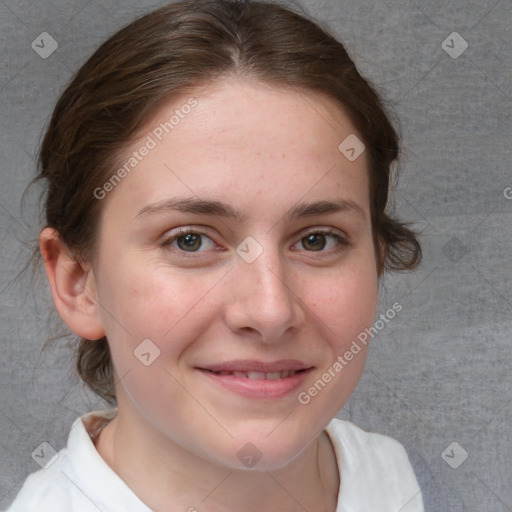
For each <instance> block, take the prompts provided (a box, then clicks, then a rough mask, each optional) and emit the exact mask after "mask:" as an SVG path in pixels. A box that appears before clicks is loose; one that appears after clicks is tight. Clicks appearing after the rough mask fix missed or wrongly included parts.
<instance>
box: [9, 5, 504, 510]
mask: <svg viewBox="0 0 512 512" xmlns="http://www.w3.org/2000/svg"><path fill="white" fill-rule="evenodd" d="M163 3H164V2H149V1H147V0H146V1H142V2H136V1H135V0H130V1H125V2H119V1H115V0H73V1H69V2H62V1H57V0H55V1H50V0H40V1H38V2H32V1H28V0H0V23H1V25H0V27H1V30H0V42H1V46H2V60H1V73H0V109H1V115H0V123H1V128H0V137H1V144H0V168H1V171H0V180H1V187H0V239H1V244H0V292H1V293H0V315H1V323H0V340H1V346H2V354H3V357H2V360H1V363H0V390H1V400H0V433H1V434H0V457H1V471H0V508H5V507H7V505H8V504H9V503H10V502H11V501H12V500H13V499H14V497H15V494H16V493H17V491H18V490H19V488H20V486H21V484H22V483H23V481H24V480H25V478H26V476H27V475H28V474H29V473H31V472H33V471H35V470H37V469H39V466H38V465H37V464H36V463H35V462H34V460H33V459H32V458H31V453H32V451H33V450H34V449H35V448H36V447H37V446H38V445H39V444H40V443H41V442H43V441H46V442H48V443H49V444H51V446H53V447H54V448H55V449H56V450H59V449H60V448H62V447H63V446H64V445H65V443H66V440H67V435H68V432H69V428H70V426H71V424H72V422H73V421H74V419H75V418H76V417H78V416H79V415H81V414H83V413H85V412H87V411H89V410H94V409H100V408H103V407H104V403H103V402H101V401H100V400H99V399H96V398H95V397H94V396H93V395H92V394H91V393H88V392H87V391H85V390H84V389H83V388H82V386H81V385H80V384H79V383H78V381H77V380H76V379H75V378H74V377H73V374H72V371H71V370H70V368H72V361H71V359H70V351H69V350H68V349H67V348H66V345H65V343H64V342H60V343H58V344H57V345H56V346H55V349H51V350H48V351H47V352H45V353H43V354H41V347H42V345H43V343H44V341H45V339H46V337H47V336H48V333H49V332H51V331H50V330H51V328H52V327H51V323H49V318H48V310H49V306H48V305H49V302H48V301H49V300H50V296H49V292H48V290H47V286H46V282H45V281H44V280H43V281H41V283H40V284H37V282H33V283H31V282H30V280H29V279H28V276H27V275H25V276H23V277H22V278H19V279H17V280H16V279H15V277H16V274H17V272H18V271H19V270H20V269H21V267H22V265H23V263H24V262H25V261H26V259H27V258H28V256H29V253H30V251H29V247H28V246H27V245H26V244H27V242H30V241H31V240H32V239H35V237H36V235H37V232H38V227H39V220H38V215H37V213H36V205H37V193H36V192H37V189H34V190H32V191H31V193H30V194H28V196H27V201H26V206H25V207H24V208H23V209H21V207H20V201H21V196H22V193H23V191H24V189H25V187H26V186H27V184H28V182H29V181H30V179H31V178H32V177H33V175H34V172H35V163H34V155H35V153H36V150H37V146H38V143H39V142H40V139H41V134H42V130H43V128H44V126H45V124H46V123H47V121H48V119H49V115H50V113H51V111H52V108H53V106H54V103H55V101H56V99H57V96H58V94H59V91H61V90H62V88H63V86H64V85H65V84H66V82H67V81H68V79H69V78H70V76H71V74H72V73H73V72H74V71H75V70H76V69H77V68H78V67H79V65H80V64H81V63H83V62H84V59H85V58H86V57H87V56H88V55H89V54H90V53H92V51H93V50H94V49H95V48H96V47H97V46H98V44H99V43H101V42H102V41H103V40H104V39H105V38H106V36H108V35H110V34H111V33H113V32H114V31H116V30H117V29H118V28H120V27H121V26H122V25H123V24H125V23H126V22H128V21H130V20H131V19H132V18H134V17H135V16H136V15H138V14H141V13H142V12H144V11H147V10H150V9H151V8H153V7H156V6H159V5H162V4H163ZM301 3H302V5H304V6H305V7H306V9H307V10H308V11H309V12H310V13H311V15H313V16H314V17H316V18H317V19H319V20H322V21H324V22H325V23H327V24H328V25H329V26H331V27H332V28H333V29H334V30H335V31H336V33H337V34H338V35H339V36H340V37H341V38H342V39H343V40H344V42H345V43H346V46H347V48H348V50H349V52H350V53H351V55H352V56H353V58H354V59H355V60H356V62H357V64H358V65H359V67H360V69H361V71H362V72H363V73H364V74H366V75H367V76H369V77H370V78H371V79H373V81H374V82H375V83H376V84H377V86H378V88H379V90H380V91H381V92H382V93H383V94H384V95H385V96H386V97H387V98H388V100H389V104H390V106H391V108H392V109H393V110H394V111H395V112H396V113H397V115H398V117H399V118H400V120H401V133H402V136H403V147H404V151H403V156H402V160H401V162H402V163H401V178H400V180H399V182H398V186H397V187H396V189H395V190H394V198H395V208H396V211H397V213H398V214H399V215H400V216H401V217H402V218H404V219H406V220H410V221H413V222H414V223H415V225H416V226H417V227H418V228H419V229H421V230H422V233H423V236H422V244H423V247H424V253H425V258H424V263H423V265H422V267H421V268H420V269H419V270H417V271H416V272H414V273H411V274H399V275H389V276H387V277H386V278H385V279H384V280H383V282H382V295H381V297H382V298H381V301H382V302H381V311H382V312H383V311H385V310H386V309H387V308H388V307H390V305H391V304H393V303H394V302H395V301H398V302H400V303H401V304H402V305H403V310H402V311H401V312H400V313H399V314H398V315H397V317H396V318H395V319H394V320H393V321H391V322H390V323H389V324H387V325H386V327H385V328H384V329H382V330H381V331H380V332H379V334H378V336H376V337H374V338H373V345H372V346H371V350H370V354H369V359H368V365H367V368H366V371H365V373H364V375H363V377H362V379H361V382H360V384H359V386H358V388H357V389H356V391H355V393H354V394H353V396H352V398H351V399H350V401H349V403H348V404H347V405H346V406H345V408H344V409H343V410H342V411H340V414H339V417H341V418H346V419H350V420H352V421H354V422H355V423H356V424H358V425H359V426H361V427H362V428H364V429H366V430H370V431H375V432H381V433H384V434H387V435H390V436H392V437H394V438H396V439H398V440H399V441H400V442H401V443H402V444H404V446H405V447H406V449H407V451H408V453H409V455H410V458H411V461H412V463H413V466H414V468H415V470H416V473H417V476H418V480H419V482H420V485H421V487H422V490H423V495H424V501H425V506H426V510H427V511H446V512H448V511H450V512H458V511H462V510H467V511H472V512H473V511H475V512H476V511H478V512H482V511H485V512H495V511H496V512H498V511H499V512H502V511H507V510H508V511H510V510H512V484H511V482H512V469H511V460H512V434H511V431H512V430H511V424H512V385H511V384H512V371H511V369H512V343H511V340H510V338H511V334H512V321H511V313H512V292H511V285H512V263H511V262H512V258H511V254H512V228H511V221H512V199H507V198H506V197H505V193H504V192H505V190H506V189H507V187H512V166H511V162H512V159H511V154H510V147H511V143H512V139H511V135H512V133H511V119H510V118H511V112H512V109H511V103H512V80H511V69H512V53H511V51H510V44H511V42H512V34H511V26H512V2H511V0H492V1H488V2H485V1H484V2H476V1H467V0H451V1H444V2H440V1H434V0H430V1H421V0H412V1H406V0H392V1H386V2H378V1H375V2H368V1H365V0H364V1H359V2H343V1H334V0H333V1H313V0H311V1H307V2H306V1H305V0H303V1H302V2H301ZM454 31H456V32H458V33H459V34H460V35H461V36H462V37H463V38H464V39H465V40H466V41H467V43H468V48H467V49H466V50H465V51H464V53H462V54H461V55H460V56H459V57H458V58H456V59H455V58H453V57H452V56H450V55H449V54H448V53H446V52H445V51H444V50H443V48H442V46H441V45H442V43H443V41H444V40H446V39H447V38H448V40H447V44H448V45H450V46H455V49H457V48H459V46H458V43H456V41H455V40H453V42H452V41H450V38H449V37H448V36H449V35H450V34H451V33H452V32H454ZM42 32H48V33H49V34H51V35H52V37H53V38H54V39H55V40H56V41H57V42H58V48H57V50H56V51H55V52H54V53H53V54H52V55H51V56H50V57H49V58H47V59H43V58H41V57H40V56H39V55H38V54H37V53H36V52H35V51H34V50H33V49H32V48H31V43H32V41H34V40H35V39H36V37H37V36H38V35H39V34H41V33H42ZM511 196H512V191H511V194H510V195H509V197H511ZM452 442H457V443H458V445H455V447H453V446H452V447H451V448H450V449H449V450H448V452H447V453H448V455H449V457H447V458H446V456H445V458H446V460H448V461H449V462H450V463H451V464H452V465H457V464H458V463H460V462H461V460H462V458H463V457H462V456H463V455H464V454H465V453H466V452H467V454H468V458H467V459H466V460H465V461H464V462H463V463H462V464H461V465H460V466H459V467H458V468H456V469H454V468H452V467H451V466H450V465H449V464H448V463H447V462H446V461H445V460H444V459H443V457H442V453H443V452H444V451H445V449H446V448H447V447H448V446H449V445H450V444H451V443H452ZM452 449H453V451H451V450H452ZM463 450H464V451H463ZM445 453H446V452H445ZM376 512H378V511H376ZM397 512H398V511H397Z"/></svg>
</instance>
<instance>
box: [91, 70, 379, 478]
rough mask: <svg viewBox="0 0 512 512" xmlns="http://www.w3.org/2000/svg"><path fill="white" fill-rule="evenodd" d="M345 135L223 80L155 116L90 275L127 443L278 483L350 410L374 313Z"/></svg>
mask: <svg viewBox="0 0 512 512" xmlns="http://www.w3.org/2000/svg"><path fill="white" fill-rule="evenodd" d="M192 96H193V99H192ZM185 105H189V107H190V108H189V107H186V106H185ZM171 116H174V117H173V118H172V119H171ZM166 122H168V124H167V125H165V123H166ZM354 133H355V129H354V127H353V126H352V124H351V123H350V121H349V120H348V118H347V117H346V115H344V114H343V112H342V111H341V110H340V109H339V108H338V107H336V105H335V104H334V103H333V102H332V100H329V99H326V98H323V97H319V96H318V95H316V96H313V95H311V94H307V93H303V92H298V91H294V90H292V89H284V88H283V89H276V88H275V87H274V88H271V87H269V86H266V85H264V84H261V83H259V82H249V81H246V80H235V79H229V80H228V79H224V80H222V81H220V82H217V83H216V84H214V85H211V86H209V87H207V88H205V89H203V90H198V91H197V93H196V94H194V95H190V96H183V97H182V98H181V99H180V100H174V101H173V102H170V103H167V104H164V105H163V106H161V107H159V109H158V111H157V112H156V114H155V115H154V117H152V119H151V120H150V122H148V124H147V125H146V127H145V130H144V131H143V135H142V136H141V138H140V140H138V141H137V142H136V143H134V144H133V146H132V147H131V149H130V150H129V151H127V152H126V153H125V155H124V157H122V158H121V160H122V161H121V164H120V167H122V166H123V165H124V164H125V163H127V166H126V167H125V170H126V169H129V172H126V173H123V172H120V173H118V177H121V178H122V179H121V181H120V182H118V181H119V180H116V181H115V183H116V185H115V186H113V187H109V186H108V185H107V186H106V187H105V188H104V190H106V189H110V188H112V190H110V191H109V192H108V194H107V195H106V196H105V197H104V198H103V199H99V200H101V201H103V204H102V208H103V211H102V218H101V223H100V230H99V239H98V240H99V246H98V247H99V249H98V253H97V255H96V256H97V257H96V259H95V263H94V276H95V282H96V290H97V295H98V301H99V303H100V304H101V306H102V308H101V321H102V323H103V327H104V329H105V333H106V336H107V339H108V342H109V345H110V348H111V352H112V357H113V361H114V366H115V371H116V374H117V379H118V381H117V384H116V385H117V393H118V397H119V398H118V399H119V415H124V417H125V419H130V418H132V419H133V421H134V424H138V425H144V426H145V428H146V432H145V433H141V435H155V436H157V437H158V438H159V439H160V440H162V439H163V440H165V442H167V441H169V442H171V443H177V444H178V445H180V446H182V447H183V448H185V449H186V450H189V451H190V452H192V453H194V454H196V455H198V456H200V457H203V458H206V459H209V460H211V461H213V462H216V463H219V464H222V465H226V466H229V467H232V468H240V469H244V468H247V467H249V466H248V464H249V465H251V464H253V463H250V462H248V460H249V459H250V457H253V459H254V457H256V459H254V460H257V465H256V466H255V467H256V468H259V469H270V468H278V467H281V466H283V465H285V464H286V463H288V462H290V461H291V460H292V459H293V458H295V457H296V456H297V455H298V454H299V453H300V452H301V451H302V450H303V449H305V447H306V446H308V445H309V444H310V443H311V442H312V441H313V440H314V439H315V438H316V437H317V436H318V434H319V433H320V432H321V430H322V429H323V428H324V427H325V426H326V425H327V424H328V423H329V421H330V420H331V419H332V418H333V417H334V416H335V415H336V413H337V412H338V411H339V410H340V409H341V407H342V406H343V405H344V403H345V402H346V400H347V399H348V398H349V396H350V394H351V393H352V391H353V389H354V387H355V386H356V384H357V381H358V379H359V377H360V375H361V372H362V370H363V365H364V361H365V357H366V347H365V346H364V345H362V344H361V343H359V348H360V350H359V351H358V352H357V353H355V352H356V351H355V350H352V352H351V353H352V356H353V357H351V358H350V360H349V359H348V358H347V357H345V354H346V353H347V351H350V350H351V346H352V347H353V341H354V340H356V339H357V335H358V334H359V333H361V331H363V330H364V329H365V328H367V327H369V326H370V325H371V324H372V322H373V319H374V315H375V310H376V302H377V271H376V266H377V265H376V260H375V251H374V245H373V238H372V230H371V224H370V203H369V183H368V176H367V160H366V155H365V153H364V152H363V153H362V154H361V155H360V156H359V157H358V158H356V159H355V160H354V159H353V158H351V159H350V160H349V159H348V158H346V157H345V156H344V154H343V153H342V152H340V150H339V149H338V146H339V145H340V143H341V142H342V141H344V140H345V139H346V138H347V137H348V136H349V135H351V134H352V135H353V134H354ZM350 140H352V139H349V141H350ZM143 146H144V147H146V149H145V150H144V149H141V148H142V147H143ZM134 152H135V153H134ZM352 153H353V152H351V151H349V152H348V153H346V154H348V155H350V156H352ZM130 158H132V159H133V160H130ZM130 162H131V163H130ZM132 164H133V165H132ZM183 230H187V232H189V233H188V234H186V233H185V234H183V233H182V231H183ZM180 232H181V234H180ZM339 358H342V360H343V362H344V363H343V364H342V363H341V362H340V359H339ZM284 360H287V361H288V363H286V362H284V363H283V362H282V361H284ZM290 360H293V361H291V362H290ZM237 361H238V363H237ZM240 361H242V362H240ZM337 361H338V365H336V364H335V363H336V362H337ZM274 363H275V364H274ZM222 364H225V365H227V366H224V367H221V366H220V365H222ZM265 364H269V365H272V364H274V366H264V365H265ZM287 364H288V366H287ZM262 365H263V366H262ZM340 366H341V370H340V369H339V368H340ZM334 368H337V370H335V369H334ZM299 369H303V370H304V371H302V372H299V373H296V374H295V376H288V377H286V374H284V375H283V374H280V373H276V372H278V371H280V370H290V371H292V370H299ZM329 369H330V372H329ZM220 370H224V372H227V373H224V374H219V373H214V371H217V372H218V371H220ZM265 370H266V372H265ZM233 371H237V372H242V373H236V374H234V373H233ZM249 371H251V372H256V373H251V374H248V373H247V372H249ZM262 372H263V373H265V375H262ZM325 375H327V377H326V376H325ZM249 377H252V378H249ZM261 377H266V380H259V379H261ZM329 377H330V378H329ZM318 381H320V382H318ZM315 382H316V383H317V384H316V387H315V386H314V385H315ZM311 388H313V390H312V391H311ZM248 443H251V444H248ZM258 458H259V460H258Z"/></svg>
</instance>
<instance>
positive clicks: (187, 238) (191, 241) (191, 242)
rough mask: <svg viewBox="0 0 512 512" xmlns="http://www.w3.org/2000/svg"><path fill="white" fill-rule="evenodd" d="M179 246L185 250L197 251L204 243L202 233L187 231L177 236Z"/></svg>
mask: <svg viewBox="0 0 512 512" xmlns="http://www.w3.org/2000/svg"><path fill="white" fill-rule="evenodd" d="M176 242H177V244H178V247H179V248H180V249H182V250H183V251H196V250H197V249H199V248H200V247H201V245H202V242H201V235H200V234H198V233H187V234H186V235H181V236H178V237H176Z"/></svg>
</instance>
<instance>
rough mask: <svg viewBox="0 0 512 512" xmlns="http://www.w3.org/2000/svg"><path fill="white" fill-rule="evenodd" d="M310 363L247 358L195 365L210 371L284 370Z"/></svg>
mask: <svg viewBox="0 0 512 512" xmlns="http://www.w3.org/2000/svg"><path fill="white" fill-rule="evenodd" d="M309 368H311V365H308V364H306V363H303V362H302V361H299V360H297V359H281V360H280V361H272V362H268V363H265V362H263V361H255V360H249V359H236V360H233V361H226V362H224V363H219V364H209V365H205V366H201V367H197V369H199V370H210V371H212V372H264V373H272V372H286V371H299V370H307V369H309Z"/></svg>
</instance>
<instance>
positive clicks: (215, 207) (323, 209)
mask: <svg viewBox="0 0 512 512" xmlns="http://www.w3.org/2000/svg"><path fill="white" fill-rule="evenodd" d="M170 211H179V212H183V213H192V214H196V215H201V214H202V215H212V216H216V217H223V218H226V219H232V220H235V221H238V222H242V221H244V220H245V219H246V218H247V215H245V214H243V213H242V212H241V211H240V210H238V209H236V208H233V207H232V206H230V205H229V204H226V203H223V202H222V201H210V200H205V199H198V198H195V197H182V198H177V197H176V198H171V199H165V200H163V201H160V202H158V203H154V204H150V205H148V206H145V207H144V208H142V210H140V211H139V213H137V215H136V216H135V218H136V219H137V218H139V217H145V216H147V215H150V214H154V213H165V212H170ZM338 212H347V213H351V214H355V215H357V216H358V217H360V218H361V219H362V220H364V221H365V220H366V214H365V211H364V210H363V208H361V206H359V205H358V204H357V203H355V202H354V201H351V200H347V199H336V200H322V201H314V202H311V203H297V204H295V205H294V206H293V207H292V208H291V209H290V210H289V211H288V212H287V213H286V215H285V218H286V219H287V220H295V219H300V218H304V217H312V216H314V215H328V214H332V213H338Z"/></svg>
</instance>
